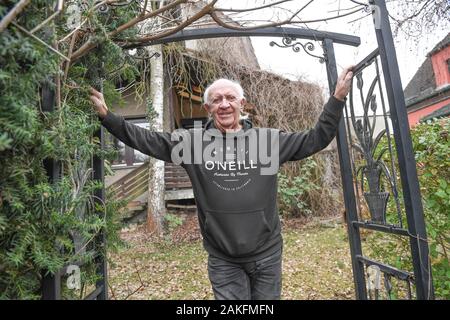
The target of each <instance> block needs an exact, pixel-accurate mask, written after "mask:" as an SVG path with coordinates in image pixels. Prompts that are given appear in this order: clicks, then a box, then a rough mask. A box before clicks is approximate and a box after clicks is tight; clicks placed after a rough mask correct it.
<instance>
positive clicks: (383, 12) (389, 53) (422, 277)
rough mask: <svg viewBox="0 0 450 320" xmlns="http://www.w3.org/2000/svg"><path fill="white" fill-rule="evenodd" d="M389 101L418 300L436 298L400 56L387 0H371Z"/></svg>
mask: <svg viewBox="0 0 450 320" xmlns="http://www.w3.org/2000/svg"><path fill="white" fill-rule="evenodd" d="M370 4H372V5H374V6H373V13H374V17H375V20H374V22H375V33H376V36H377V41H378V47H379V50H380V57H381V64H382V67H383V74H384V81H385V85H386V92H387V97H388V101H389V107H390V113H391V120H392V127H393V129H394V139H395V144H396V149H397V155H398V161H399V168H400V177H401V182H402V187H403V197H404V202H405V211H406V218H407V222H408V230H409V232H410V234H411V235H410V245H411V252H412V260H413V266H414V276H415V279H416V281H415V282H416V292H417V299H433V298H434V293H433V282H432V277H431V266H430V261H429V257H428V244H427V235H426V230H425V220H424V216H423V207H422V200H421V195H420V187H419V179H418V178H417V170H416V161H415V159H414V152H413V146H412V142H411V136H410V132H409V123H408V114H407V111H406V106H405V97H404V94H403V88H402V83H401V79H400V72H399V69H398V63H397V56H396V53H395V47H394V41H393V38H392V32H391V26H390V24H389V16H388V11H387V8H386V3H385V1H384V0H370Z"/></svg>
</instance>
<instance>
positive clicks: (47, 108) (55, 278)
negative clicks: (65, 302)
mask: <svg viewBox="0 0 450 320" xmlns="http://www.w3.org/2000/svg"><path fill="white" fill-rule="evenodd" d="M41 98H42V111H43V112H52V111H53V110H54V108H55V91H54V89H52V88H51V87H50V84H47V83H46V84H44V85H43V86H42V90H41ZM44 168H45V171H46V172H47V176H48V181H49V182H50V183H54V182H56V181H57V180H58V179H59V175H60V164H59V162H58V161H56V160H54V159H44ZM41 286H42V287H41V290H42V296H41V298H42V299H43V300H59V299H61V275H60V273H59V272H56V273H55V274H49V273H47V270H43V271H42V283H41Z"/></svg>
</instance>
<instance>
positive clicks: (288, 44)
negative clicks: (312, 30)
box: [269, 37, 325, 63]
mask: <svg viewBox="0 0 450 320" xmlns="http://www.w3.org/2000/svg"><path fill="white" fill-rule="evenodd" d="M281 42H282V44H281V45H280V44H278V43H276V42H275V41H270V43H269V45H270V46H271V47H273V46H277V47H280V48H292V50H293V51H294V52H300V50H301V48H303V51H305V52H306V54H308V55H310V56H311V57H314V58H318V59H319V62H320V63H324V62H325V57H324V56H317V55H315V54H312V53H311V51H314V50H315V49H316V47H315V45H314V43H312V42H311V41H309V42H307V43H305V44H303V43H301V42H298V41H297V38H291V37H283V38H282V40H281Z"/></svg>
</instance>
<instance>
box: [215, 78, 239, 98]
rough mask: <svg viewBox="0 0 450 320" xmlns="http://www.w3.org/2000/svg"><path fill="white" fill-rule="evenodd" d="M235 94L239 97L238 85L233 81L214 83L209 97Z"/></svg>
mask: <svg viewBox="0 0 450 320" xmlns="http://www.w3.org/2000/svg"><path fill="white" fill-rule="evenodd" d="M228 94H233V95H235V96H236V97H238V96H239V90H238V88H237V85H236V84H234V83H233V82H231V81H225V80H223V81H217V82H214V83H213V84H212V85H211V87H210V88H209V92H208V95H209V96H210V97H212V96H217V95H228Z"/></svg>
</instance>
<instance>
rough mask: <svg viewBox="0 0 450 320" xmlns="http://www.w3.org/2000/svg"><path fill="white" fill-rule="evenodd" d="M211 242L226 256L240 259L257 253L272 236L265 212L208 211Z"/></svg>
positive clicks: (208, 233) (206, 229)
mask: <svg viewBox="0 0 450 320" xmlns="http://www.w3.org/2000/svg"><path fill="white" fill-rule="evenodd" d="M205 213H206V222H205V231H206V234H207V237H208V240H209V242H211V244H213V245H214V246H215V247H216V248H217V249H219V250H220V251H222V252H223V253H224V254H226V255H229V256H231V257H240V256H244V255H246V254H249V253H252V252H254V251H256V250H257V249H258V248H259V247H260V246H261V245H262V244H263V243H264V241H265V240H266V239H267V238H268V237H269V236H270V231H271V230H270V228H269V225H268V223H267V221H266V217H265V215H264V210H263V209H259V210H253V211H239V212H235V211H232V212H230V211H228V212H226V211H206V212H205Z"/></svg>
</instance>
